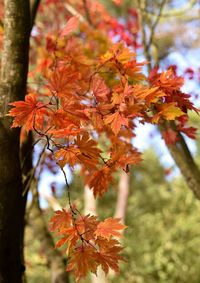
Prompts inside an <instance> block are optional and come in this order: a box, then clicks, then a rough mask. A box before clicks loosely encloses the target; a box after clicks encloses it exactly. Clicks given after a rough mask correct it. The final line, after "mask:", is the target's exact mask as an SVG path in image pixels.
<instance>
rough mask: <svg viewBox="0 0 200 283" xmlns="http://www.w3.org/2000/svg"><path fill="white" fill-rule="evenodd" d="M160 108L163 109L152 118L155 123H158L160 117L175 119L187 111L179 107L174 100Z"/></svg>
mask: <svg viewBox="0 0 200 283" xmlns="http://www.w3.org/2000/svg"><path fill="white" fill-rule="evenodd" d="M159 110H161V111H159V113H157V114H155V116H154V117H153V118H152V122H153V123H158V121H159V119H160V117H163V118H165V119H166V120H175V119H176V118H178V117H180V116H183V115H185V113H184V112H183V111H182V110H181V109H180V108H178V107H177V106H176V104H175V103H174V102H171V103H165V104H164V105H160V106H159Z"/></svg>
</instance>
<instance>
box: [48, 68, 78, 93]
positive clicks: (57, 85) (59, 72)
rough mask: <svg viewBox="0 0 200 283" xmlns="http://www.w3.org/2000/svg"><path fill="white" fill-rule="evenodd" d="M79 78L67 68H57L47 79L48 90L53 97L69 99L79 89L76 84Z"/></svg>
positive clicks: (75, 72) (76, 73)
mask: <svg viewBox="0 0 200 283" xmlns="http://www.w3.org/2000/svg"><path fill="white" fill-rule="evenodd" d="M79 77H80V75H79V73H78V72H77V71H74V70H72V69H71V68H70V67H69V66H65V67H57V68H56V69H55V70H54V72H52V73H51V75H50V77H49V79H48V88H49V89H50V91H51V94H52V93H53V95H55V96H58V97H68V98H70V97H72V96H75V93H76V91H77V90H78V89H79V86H78V84H77V80H78V79H79Z"/></svg>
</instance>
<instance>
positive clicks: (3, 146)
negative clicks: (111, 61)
mask: <svg viewBox="0 0 200 283" xmlns="http://www.w3.org/2000/svg"><path fill="white" fill-rule="evenodd" d="M4 3H5V5H4V7H5V17H4V47H3V52H2V62H1V77H0V282H1V283H13V282H15V283H21V282H22V272H23V271H24V266H23V264H22V262H21V256H20V241H21V232H22V226H23V219H22V218H21V215H22V210H23V205H22V204H23V202H22V178H21V166H20V157H19V134H20V130H19V129H10V123H11V119H10V118H8V117H7V116H6V114H7V112H8V108H9V106H8V104H9V103H10V102H13V101H16V100H21V99H23V98H24V96H25V92H26V79H27V70H28V50H29V31H30V27H29V23H30V8H29V0H5V1H4Z"/></svg>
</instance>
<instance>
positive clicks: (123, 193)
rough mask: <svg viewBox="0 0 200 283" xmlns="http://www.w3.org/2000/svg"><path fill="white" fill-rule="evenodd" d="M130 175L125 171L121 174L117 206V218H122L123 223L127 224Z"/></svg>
mask: <svg viewBox="0 0 200 283" xmlns="http://www.w3.org/2000/svg"><path fill="white" fill-rule="evenodd" d="M129 186H130V175H129V174H127V173H126V172H124V171H121V172H120V178H119V187H118V195H117V204H116V210H115V216H114V217H116V218H121V221H122V223H124V222H125V216H126V208H127V202H128V195H129Z"/></svg>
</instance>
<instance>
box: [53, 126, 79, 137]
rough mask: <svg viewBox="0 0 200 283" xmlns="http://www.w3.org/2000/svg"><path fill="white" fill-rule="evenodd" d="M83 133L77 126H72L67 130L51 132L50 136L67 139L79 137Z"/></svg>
mask: <svg viewBox="0 0 200 283" xmlns="http://www.w3.org/2000/svg"><path fill="white" fill-rule="evenodd" d="M80 132H81V129H78V128H77V127H76V126H75V125H73V124H71V125H69V126H68V127H66V128H63V129H58V130H49V131H48V134H50V135H53V137H54V138H67V137H68V136H77V134H79V133H80Z"/></svg>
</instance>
